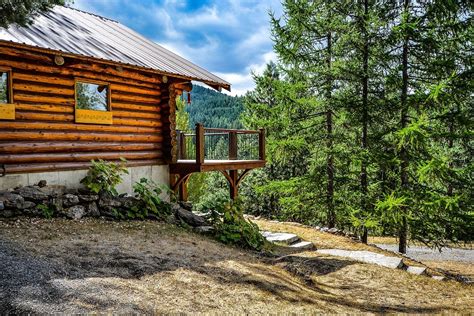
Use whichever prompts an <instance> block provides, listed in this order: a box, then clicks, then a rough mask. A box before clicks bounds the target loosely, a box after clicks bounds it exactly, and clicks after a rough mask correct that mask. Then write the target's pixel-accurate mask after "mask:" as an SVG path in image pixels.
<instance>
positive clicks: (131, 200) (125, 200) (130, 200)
mask: <svg viewBox="0 0 474 316" xmlns="http://www.w3.org/2000/svg"><path fill="white" fill-rule="evenodd" d="M117 200H118V202H119V203H120V205H122V207H125V208H131V207H132V206H135V205H138V204H139V203H140V199H137V198H136V197H133V196H130V195H128V196H123V197H119V198H117Z"/></svg>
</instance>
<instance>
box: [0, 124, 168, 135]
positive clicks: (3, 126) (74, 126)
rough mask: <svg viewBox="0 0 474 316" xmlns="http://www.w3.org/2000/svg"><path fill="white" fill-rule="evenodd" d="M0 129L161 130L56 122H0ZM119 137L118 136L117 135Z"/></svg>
mask: <svg viewBox="0 0 474 316" xmlns="http://www.w3.org/2000/svg"><path fill="white" fill-rule="evenodd" d="M0 129H5V130H10V131H15V130H16V131H19V130H37V131H38V130H39V131H79V132H109V133H110V132H111V133H133V134H147V133H148V134H155V133H160V131H161V129H160V128H156V127H142V126H140V127H136V126H114V125H91V124H73V123H69V124H68V123H56V122H49V123H44V122H12V121H0ZM118 135H120V134H118Z"/></svg>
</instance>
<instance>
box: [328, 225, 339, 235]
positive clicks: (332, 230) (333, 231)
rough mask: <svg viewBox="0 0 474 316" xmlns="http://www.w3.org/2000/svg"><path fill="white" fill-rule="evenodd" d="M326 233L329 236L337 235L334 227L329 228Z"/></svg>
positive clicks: (337, 231) (337, 230)
mask: <svg viewBox="0 0 474 316" xmlns="http://www.w3.org/2000/svg"><path fill="white" fill-rule="evenodd" d="M327 232H328V233H331V234H337V233H339V229H337V228H336V227H333V228H329V229H328V230H327Z"/></svg>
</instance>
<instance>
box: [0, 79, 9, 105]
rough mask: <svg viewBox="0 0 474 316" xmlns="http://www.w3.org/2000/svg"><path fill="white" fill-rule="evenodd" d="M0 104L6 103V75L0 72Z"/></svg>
mask: <svg viewBox="0 0 474 316" xmlns="http://www.w3.org/2000/svg"><path fill="white" fill-rule="evenodd" d="M0 103H8V73H7V72H1V71H0Z"/></svg>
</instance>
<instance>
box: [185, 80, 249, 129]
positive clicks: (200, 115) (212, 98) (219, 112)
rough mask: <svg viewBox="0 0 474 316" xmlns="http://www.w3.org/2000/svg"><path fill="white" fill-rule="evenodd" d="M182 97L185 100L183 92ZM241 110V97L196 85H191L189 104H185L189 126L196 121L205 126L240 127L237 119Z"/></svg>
mask: <svg viewBox="0 0 474 316" xmlns="http://www.w3.org/2000/svg"><path fill="white" fill-rule="evenodd" d="M183 99H184V100H185V101H187V95H186V94H183ZM242 110H243V101H242V97H232V96H229V95H226V94H224V93H220V92H217V91H215V90H212V89H208V88H204V87H202V86H198V85H194V86H193V90H192V92H191V104H189V105H187V106H186V111H187V112H188V113H189V127H190V128H193V127H194V126H195V124H196V123H202V124H204V126H206V127H220V128H242V123H241V122H240V119H239V117H240V114H241V113H242Z"/></svg>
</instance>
